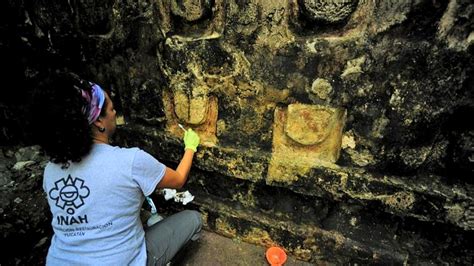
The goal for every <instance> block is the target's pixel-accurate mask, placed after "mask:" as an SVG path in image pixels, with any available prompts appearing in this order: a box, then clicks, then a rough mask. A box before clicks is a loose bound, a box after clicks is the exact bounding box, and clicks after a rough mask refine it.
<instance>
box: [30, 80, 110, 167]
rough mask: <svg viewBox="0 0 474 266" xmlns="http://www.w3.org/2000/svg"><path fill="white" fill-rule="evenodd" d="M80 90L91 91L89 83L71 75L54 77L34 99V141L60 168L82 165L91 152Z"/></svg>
mask: <svg viewBox="0 0 474 266" xmlns="http://www.w3.org/2000/svg"><path fill="white" fill-rule="evenodd" d="M80 89H84V90H86V91H90V85H89V83H88V82H85V81H83V80H81V79H80V78H79V77H78V76H76V75H74V74H70V73H54V74H52V75H50V76H49V77H47V78H46V79H45V80H44V81H43V82H42V83H41V84H40V85H39V86H38V87H37V89H36V91H35V93H34V96H33V99H34V102H33V127H34V131H33V135H34V138H35V140H36V142H37V143H38V144H39V145H40V146H41V148H42V150H43V152H44V153H46V155H47V156H49V157H50V160H51V161H52V162H54V163H58V164H62V165H63V167H67V166H68V165H69V162H70V161H71V162H79V161H81V159H82V158H83V157H84V156H86V155H87V154H88V153H89V152H90V150H91V148H92V136H91V129H90V126H89V124H88V122H87V118H86V116H85V115H84V114H83V113H82V108H83V106H85V104H87V103H86V101H85V100H84V98H82V96H81V91H80ZM106 105H107V102H106V103H104V108H102V111H101V114H100V115H101V116H103V115H104V113H105V109H106V108H105V106H106Z"/></svg>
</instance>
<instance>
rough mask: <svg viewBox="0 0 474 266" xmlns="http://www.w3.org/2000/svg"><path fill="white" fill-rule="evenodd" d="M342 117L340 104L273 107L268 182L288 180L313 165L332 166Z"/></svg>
mask: <svg viewBox="0 0 474 266" xmlns="http://www.w3.org/2000/svg"><path fill="white" fill-rule="evenodd" d="M345 119H346V111H345V110H344V109H342V108H330V107H326V106H320V105H308V104H290V105H288V107H287V108H281V107H278V108H276V109H275V114H274V126H273V152H272V158H271V161H270V166H269V169H268V176H267V182H269V183H271V182H273V181H277V182H287V183H291V182H293V181H295V179H297V178H298V177H297V176H298V174H301V175H304V173H305V172H306V171H309V170H310V169H311V168H313V167H315V166H320V165H324V166H326V167H335V166H334V165H333V164H334V163H335V162H336V161H337V159H338V157H339V151H340V149H341V141H342V130H343V127H344V123H345ZM331 165H333V166H331Z"/></svg>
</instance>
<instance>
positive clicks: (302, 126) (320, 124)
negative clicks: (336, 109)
mask: <svg viewBox="0 0 474 266" xmlns="http://www.w3.org/2000/svg"><path fill="white" fill-rule="evenodd" d="M332 115H333V112H331V111H330V110H328V109H326V108H321V107H319V106H308V105H304V104H290V105H289V106H288V112H287V120H286V123H285V134H286V135H287V136H288V137H289V138H291V139H292V140H294V141H296V142H298V143H300V144H303V145H315V144H318V143H321V142H322V141H324V139H325V138H326V137H327V136H328V133H329V132H328V126H329V125H328V124H329V122H330V118H331V116H332Z"/></svg>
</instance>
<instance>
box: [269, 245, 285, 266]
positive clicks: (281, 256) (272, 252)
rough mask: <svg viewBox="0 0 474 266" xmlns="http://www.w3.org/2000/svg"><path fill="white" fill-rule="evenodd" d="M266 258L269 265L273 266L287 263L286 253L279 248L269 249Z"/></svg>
mask: <svg viewBox="0 0 474 266" xmlns="http://www.w3.org/2000/svg"><path fill="white" fill-rule="evenodd" d="M266 257H267V261H268V263H270V265H272V266H280V265H283V263H285V262H286V253H285V251H284V250H283V249H282V248H279V247H271V248H269V249H267V252H266Z"/></svg>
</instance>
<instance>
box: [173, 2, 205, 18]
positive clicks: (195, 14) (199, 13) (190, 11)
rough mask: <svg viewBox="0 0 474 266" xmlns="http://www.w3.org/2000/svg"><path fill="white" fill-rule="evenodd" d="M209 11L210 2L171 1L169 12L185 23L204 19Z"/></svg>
mask: <svg viewBox="0 0 474 266" xmlns="http://www.w3.org/2000/svg"><path fill="white" fill-rule="evenodd" d="M210 9H211V1H210V0H172V1H171V12H172V13H173V15H175V16H179V17H181V18H183V19H185V20H186V21H189V22H192V21H196V20H198V19H201V18H202V17H204V15H205V14H207V13H209V12H210Z"/></svg>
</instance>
